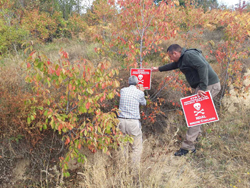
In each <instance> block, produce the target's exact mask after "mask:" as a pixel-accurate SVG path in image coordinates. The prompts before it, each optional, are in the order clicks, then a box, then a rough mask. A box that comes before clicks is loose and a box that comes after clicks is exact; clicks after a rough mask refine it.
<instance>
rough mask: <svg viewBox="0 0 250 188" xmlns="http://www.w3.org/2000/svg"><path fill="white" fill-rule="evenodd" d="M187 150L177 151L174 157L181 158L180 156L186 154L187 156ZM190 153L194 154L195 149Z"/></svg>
mask: <svg viewBox="0 0 250 188" xmlns="http://www.w3.org/2000/svg"><path fill="white" fill-rule="evenodd" d="M188 152H189V151H188V150H186V149H182V148H181V149H179V150H178V151H177V152H175V154H174V155H175V156H182V155H186V154H188ZM191 153H196V149H194V150H191Z"/></svg>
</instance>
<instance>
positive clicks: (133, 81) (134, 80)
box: [128, 75, 138, 85]
mask: <svg viewBox="0 0 250 188" xmlns="http://www.w3.org/2000/svg"><path fill="white" fill-rule="evenodd" d="M128 84H129V85H136V84H138V78H137V77H136V76H135V75H133V76H130V77H129V78H128Z"/></svg>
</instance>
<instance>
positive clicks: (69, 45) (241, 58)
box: [0, 0, 250, 188]
mask: <svg viewBox="0 0 250 188" xmlns="http://www.w3.org/2000/svg"><path fill="white" fill-rule="evenodd" d="M81 3H82V2H81V1H80V0H46V1H45V0H0V187H171V188H172V187H178V188H179V187H188V188H191V187H196V188H198V187H204V188H213V187H216V188H217V187H222V188H224V187H238V188H245V187H246V188H248V187H250V158H249V153H250V129H249V125H250V124H249V122H250V116H249V104H250V102H248V100H249V85H250V82H249V76H250V74H249V66H250V57H249V56H250V53H249V46H250V45H249V36H250V5H249V4H246V3H245V2H243V1H242V2H241V1H239V4H238V5H237V6H235V7H234V9H227V8H226V7H219V6H218V3H217V1H216V0H207V1H198V0H197V1H183V0H182V1H176V0H175V1H166V2H165V1H154V2H153V1H151V0H144V1H141V0H126V1H112V0H95V1H94V2H93V4H92V6H90V7H84V6H83V5H82V4H81ZM86 4H91V2H86ZM172 43H178V44H180V45H181V46H184V47H186V48H199V49H201V50H202V51H203V55H204V56H205V57H206V59H207V60H208V62H209V63H210V64H211V66H212V67H213V68H214V70H215V71H216V73H217V74H218V75H219V77H220V80H221V84H222V90H221V92H220V94H219V95H218V96H217V97H216V98H215V99H214V103H215V105H216V108H217V112H218V114H219V117H220V121H218V122H215V123H210V124H207V125H203V135H202V137H201V138H200V140H199V142H198V143H197V153H196V154H195V155H187V156H185V157H174V156H173V153H174V152H175V151H176V150H177V149H179V147H180V143H181V141H182V140H183V136H184V134H185V132H186V129H187V127H186V122H185V118H184V116H183V113H182V109H181V107H180V102H179V99H180V98H182V97H185V96H188V95H190V94H191V93H192V90H191V89H190V88H189V87H188V86H187V83H186V80H185V78H184V77H183V75H182V74H179V72H178V71H173V72H164V73H159V74H153V75H152V83H151V84H152V87H151V90H148V91H146V95H147V106H146V107H142V109H141V111H142V113H141V116H142V120H141V121H142V127H143V130H142V131H143V139H144V142H143V146H144V150H143V157H142V162H141V168H140V172H139V175H138V177H137V178H135V177H134V176H133V175H132V174H131V172H130V170H129V163H128V161H123V160H122V157H121V153H120V151H119V149H118V145H119V143H120V142H125V141H128V140H131V138H129V137H123V136H122V135H121V134H120V132H119V130H118V129H117V119H116V117H115V112H117V108H118V102H119V90H120V89H121V88H122V87H124V86H126V85H127V78H128V77H129V70H130V68H132V67H144V68H148V67H151V66H161V65H164V64H166V63H168V62H169V59H168V58H167V56H166V51H165V50H166V48H167V47H168V46H169V45H170V44H172Z"/></svg>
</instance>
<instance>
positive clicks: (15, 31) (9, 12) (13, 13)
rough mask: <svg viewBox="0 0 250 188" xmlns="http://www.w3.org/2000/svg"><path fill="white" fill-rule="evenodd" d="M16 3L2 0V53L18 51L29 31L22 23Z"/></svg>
mask: <svg viewBox="0 0 250 188" xmlns="http://www.w3.org/2000/svg"><path fill="white" fill-rule="evenodd" d="M14 5H15V3H14V2H11V1H8V0H2V1H0V54H4V53H5V52H7V51H12V50H15V51H16V52H17V50H18V49H19V48H20V47H21V44H22V43H23V42H24V41H25V39H26V38H27V36H28V33H29V32H28V30H26V29H25V28H24V27H23V26H22V25H21V24H20V17H21V12H20V11H19V10H16V9H15V8H13V7H14Z"/></svg>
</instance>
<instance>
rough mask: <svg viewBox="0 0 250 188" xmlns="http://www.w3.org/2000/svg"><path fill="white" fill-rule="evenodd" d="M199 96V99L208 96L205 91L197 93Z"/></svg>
mask: <svg viewBox="0 0 250 188" xmlns="http://www.w3.org/2000/svg"><path fill="white" fill-rule="evenodd" d="M197 95H198V96H199V97H204V96H206V93H205V91H202V90H198V91H197Z"/></svg>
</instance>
